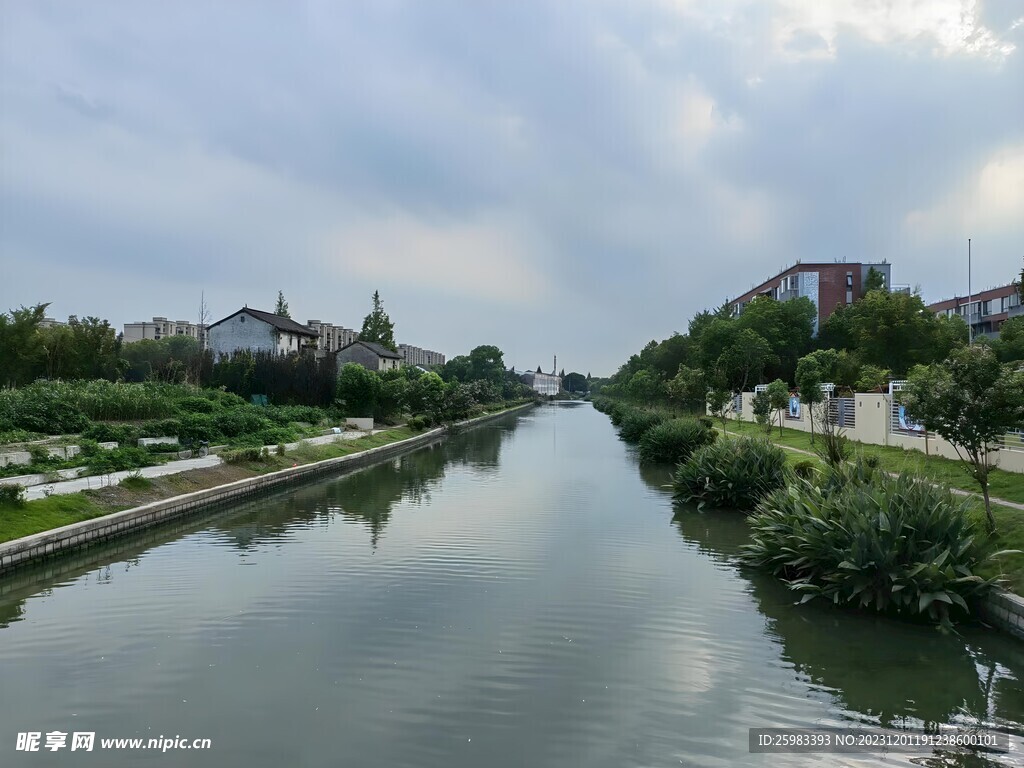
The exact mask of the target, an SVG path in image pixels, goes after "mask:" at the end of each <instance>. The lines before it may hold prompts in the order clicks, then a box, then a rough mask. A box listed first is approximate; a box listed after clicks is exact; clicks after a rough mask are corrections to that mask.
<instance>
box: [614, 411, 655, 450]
mask: <svg viewBox="0 0 1024 768" xmlns="http://www.w3.org/2000/svg"><path fill="white" fill-rule="evenodd" d="M663 421H665V417H664V416H662V415H661V414H660V413H655V412H654V411H646V410H643V409H641V408H636V409H633V410H631V411H629V412H628V413H626V415H625V417H624V418H623V419H622V426H621V427H620V428H619V437H621V438H622V439H623V440H625V441H626V442H627V443H639V442H640V439H641V438H642V437H643V436H644V435H645V434H647V432H648V430H651V429H653V428H654V427H656V426H658V425H659V424H661V423H662V422H663Z"/></svg>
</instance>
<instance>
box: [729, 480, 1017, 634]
mask: <svg viewBox="0 0 1024 768" xmlns="http://www.w3.org/2000/svg"><path fill="white" fill-rule="evenodd" d="M834 480H835V481H834V482H831V483H829V484H827V485H826V486H825V487H821V486H819V485H816V484H814V483H810V482H806V481H797V482H796V484H795V485H794V486H793V487H792V488H790V489H788V490H777V491H775V492H773V493H771V494H770V495H768V496H767V497H765V498H764V499H763V500H762V502H761V503H760V504H759V505H758V507H757V510H756V511H755V512H754V514H752V515H751V517H750V522H751V526H752V528H753V536H752V540H751V543H750V544H748V545H746V546H745V547H744V554H743V556H744V558H745V559H746V560H747V561H748V562H749V563H751V564H753V565H756V566H759V567H762V568H766V569H768V570H770V571H771V572H773V573H774V574H776V575H778V576H780V577H782V578H783V579H785V580H786V581H787V582H788V583H789V585H790V587H792V588H793V589H794V590H798V591H800V592H802V593H803V594H804V597H803V602H806V601H808V600H811V599H813V598H815V597H822V598H825V599H826V600H829V601H831V602H833V603H837V604H847V605H853V606H857V607H861V608H873V609H875V610H879V611H887V610H891V611H895V612H897V613H903V614H910V615H922V616H927V617H928V618H930V619H931V620H933V621H937V622H939V624H940V625H942V626H944V627H948V626H949V625H950V622H951V618H952V617H955V616H956V615H957V614H961V615H962V614H966V613H968V612H969V606H968V602H967V601H968V600H970V599H971V598H975V597H978V596H980V595H982V594H984V593H985V592H986V591H987V590H988V589H989V588H990V587H991V586H992V584H993V583H994V580H985V579H982V578H981V577H979V576H978V575H977V571H978V566H979V565H981V564H982V563H984V562H986V561H987V560H989V559H990V558H992V557H996V556H998V554H1002V553H996V554H988V553H986V552H985V551H984V550H983V549H982V548H981V547H979V546H977V545H976V543H975V536H976V534H977V531H976V529H975V523H974V522H973V519H972V517H971V516H970V514H969V511H968V509H969V506H970V503H971V502H970V501H969V500H960V501H958V500H957V499H956V498H955V497H954V496H953V495H952V494H951V493H950V492H949V490H948V489H942V488H938V487H936V486H933V485H931V484H930V483H928V482H926V481H924V480H921V479H919V478H915V477H912V476H910V475H907V474H903V475H900V476H899V477H895V478H892V477H888V476H886V475H884V474H881V473H878V474H877V475H875V476H874V477H872V478H871V479H870V480H861V479H858V475H857V474H856V472H855V471H851V470H845V471H843V472H840V473H839V476H838V477H836V478H834Z"/></svg>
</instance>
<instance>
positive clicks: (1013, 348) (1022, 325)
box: [991, 317, 1024, 363]
mask: <svg viewBox="0 0 1024 768" xmlns="http://www.w3.org/2000/svg"><path fill="white" fill-rule="evenodd" d="M991 344H992V350H993V351H994V352H995V353H996V357H998V358H999V361H1000V362H1001V363H1012V362H1015V361H1018V360H1024V317H1011V318H1010V319H1009V320H1006V321H1004V322H1003V324H1002V325H1001V326H999V338H998V339H994V340H993V341H992V342H991Z"/></svg>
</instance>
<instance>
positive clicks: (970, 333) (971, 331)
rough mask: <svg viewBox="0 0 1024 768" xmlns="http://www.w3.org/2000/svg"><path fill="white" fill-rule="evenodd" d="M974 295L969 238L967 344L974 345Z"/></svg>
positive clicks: (969, 239)
mask: <svg viewBox="0 0 1024 768" xmlns="http://www.w3.org/2000/svg"><path fill="white" fill-rule="evenodd" d="M973 299H974V294H973V293H972V292H971V238H969V237H968V238H967V343H968V344H973V343H974V325H973V324H972V323H971V304H973V303H974V302H973Z"/></svg>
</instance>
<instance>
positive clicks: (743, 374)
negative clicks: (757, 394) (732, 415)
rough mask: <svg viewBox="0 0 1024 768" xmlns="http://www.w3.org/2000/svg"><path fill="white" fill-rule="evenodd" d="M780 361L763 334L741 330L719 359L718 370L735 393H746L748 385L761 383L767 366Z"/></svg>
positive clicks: (748, 329)
mask: <svg viewBox="0 0 1024 768" xmlns="http://www.w3.org/2000/svg"><path fill="white" fill-rule="evenodd" d="M778 360H779V358H778V356H777V355H775V354H774V353H773V352H772V348H771V346H770V345H769V344H768V341H767V340H766V339H765V338H764V337H763V336H762V335H761V334H759V333H758V332H757V331H754V330H751V329H750V328H741V329H740V330H739V332H738V333H737V334H736V335H735V336H734V337H733V339H732V341H731V342H730V344H729V346H728V347H726V348H725V350H723V351H722V354H721V356H720V357H719V358H718V369H719V370H720V371H721V372H722V374H723V375H724V376H725V380H726V384H727V385H728V386H729V387H730V388H731V389H732V390H733V391H735V392H745V391H746V390H747V384H748V383H750V382H760V379H761V374H762V373H763V372H764V369H765V366H767V365H769V364H771V363H776V362H778Z"/></svg>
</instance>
